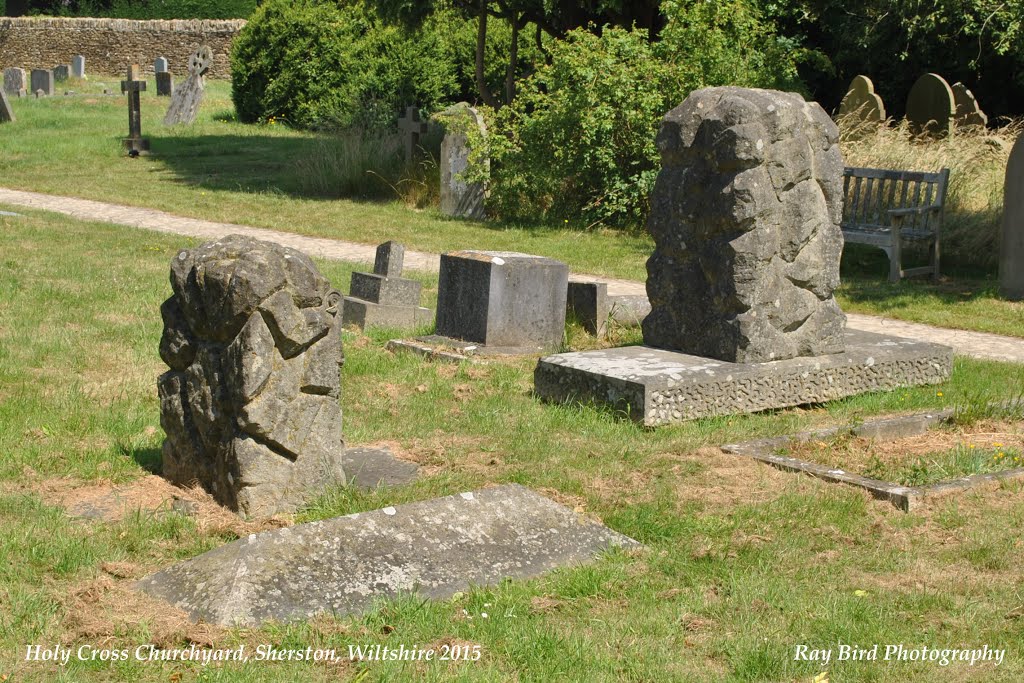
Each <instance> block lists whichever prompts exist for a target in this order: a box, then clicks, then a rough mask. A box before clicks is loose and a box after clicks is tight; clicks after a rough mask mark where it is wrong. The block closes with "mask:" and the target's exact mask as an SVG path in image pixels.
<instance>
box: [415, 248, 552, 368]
mask: <svg viewBox="0 0 1024 683" xmlns="http://www.w3.org/2000/svg"><path fill="white" fill-rule="evenodd" d="M568 283H569V267H568V266H567V265H566V264H564V263H562V262H561V261H556V260H554V259H550V258H545V257H543V256H532V255H530V254H520V253H518V252H505V251H455V252H450V253H448V254H442V255H441V269H440V276H439V281H438V292H437V326H436V336H435V337H429V338H426V340H429V341H438V342H441V343H443V342H444V340H445V339H448V340H457V341H461V342H464V343H469V344H472V345H482V346H484V347H489V348H490V349H491V351H492V352H493V353H537V352H538V351H542V350H544V349H549V350H550V349H553V348H557V347H559V346H560V345H561V344H562V341H563V339H564V337H565V301H566V292H567V289H568Z"/></svg>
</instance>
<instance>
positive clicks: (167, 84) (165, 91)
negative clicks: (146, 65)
mask: <svg viewBox="0 0 1024 683" xmlns="http://www.w3.org/2000/svg"><path fill="white" fill-rule="evenodd" d="M173 95H174V76H173V75H172V74H171V72H169V71H158V72H157V74H156V96H157V97H172V96H173Z"/></svg>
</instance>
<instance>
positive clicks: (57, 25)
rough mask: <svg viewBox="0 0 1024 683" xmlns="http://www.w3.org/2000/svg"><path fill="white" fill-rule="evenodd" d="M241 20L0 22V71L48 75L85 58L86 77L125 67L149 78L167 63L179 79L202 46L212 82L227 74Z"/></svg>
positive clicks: (114, 72)
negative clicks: (160, 61) (208, 52)
mask: <svg viewBox="0 0 1024 683" xmlns="http://www.w3.org/2000/svg"><path fill="white" fill-rule="evenodd" d="M245 24H246V21H245V20H244V19H168V20H157V21H140V20H137V19H79V18H74V19H56V18H38V17H18V18H11V17H0V70H2V69H6V68H9V67H21V68H23V69H25V70H26V71H27V70H29V69H52V68H53V67H54V66H56V65H58V64H70V63H71V58H72V57H74V56H75V55H84V56H85V74H86V76H87V77H88V76H89V75H90V74H92V75H101V74H102V75H107V76H114V75H121V74H122V73H123V72H124V71H125V69H126V68H127V67H128V65H129V64H136V63H137V64H139V66H141V67H142V70H143V72H144V73H145V72H149V73H152V71H153V60H155V59H156V58H157V57H166V58H167V60H168V62H169V63H170V70H171V73H173V74H175V75H176V76H183V75H185V72H186V70H187V64H188V57H189V55H190V54H191V53H192V52H193V51H194V50H195V49H196V48H197V47H198V46H199V45H201V44H206V45H209V46H210V48H211V49H212V50H213V66H212V67H211V69H210V72H209V76H210V77H211V78H228V77H230V74H231V67H230V64H229V53H230V50H231V41H232V40H234V38H235V36H236V35H238V32H239V31H240V30H241V29H242V27H243V26H245Z"/></svg>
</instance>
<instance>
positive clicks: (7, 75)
mask: <svg viewBox="0 0 1024 683" xmlns="http://www.w3.org/2000/svg"><path fill="white" fill-rule="evenodd" d="M25 88H26V83H25V70H24V69H19V68H17V67H11V68H10V69H4V92H6V93H7V94H8V95H14V96H15V97H18V96H19V95H20V94H21V93H22V92H24V91H25Z"/></svg>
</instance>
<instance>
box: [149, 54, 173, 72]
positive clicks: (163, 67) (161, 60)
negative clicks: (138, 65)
mask: <svg viewBox="0 0 1024 683" xmlns="http://www.w3.org/2000/svg"><path fill="white" fill-rule="evenodd" d="M167 71H170V67H169V66H168V64H167V58H166V57H157V58H156V59H155V60H153V73H157V74H162V73H166V72H167Z"/></svg>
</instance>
